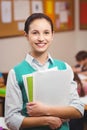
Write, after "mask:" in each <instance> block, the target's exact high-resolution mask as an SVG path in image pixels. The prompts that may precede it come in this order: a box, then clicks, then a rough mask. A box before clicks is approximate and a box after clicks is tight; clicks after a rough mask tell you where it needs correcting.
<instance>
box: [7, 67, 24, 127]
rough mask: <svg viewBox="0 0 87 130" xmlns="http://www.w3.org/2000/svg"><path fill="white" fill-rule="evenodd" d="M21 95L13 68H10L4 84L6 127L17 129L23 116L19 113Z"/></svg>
mask: <svg viewBox="0 0 87 130" xmlns="http://www.w3.org/2000/svg"><path fill="white" fill-rule="evenodd" d="M21 109H22V95H21V90H20V88H19V86H18V83H17V81H16V77H15V72H14V70H13V69H12V70H10V72H9V74H8V79H7V85H6V98H5V122H6V125H7V127H8V128H10V129H12V130H19V128H20V126H21V124H22V121H23V119H24V116H22V115H21Z"/></svg>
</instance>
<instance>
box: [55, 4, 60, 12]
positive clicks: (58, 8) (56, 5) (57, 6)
mask: <svg viewBox="0 0 87 130" xmlns="http://www.w3.org/2000/svg"><path fill="white" fill-rule="evenodd" d="M60 3H61V2H55V13H56V14H59V13H60Z"/></svg>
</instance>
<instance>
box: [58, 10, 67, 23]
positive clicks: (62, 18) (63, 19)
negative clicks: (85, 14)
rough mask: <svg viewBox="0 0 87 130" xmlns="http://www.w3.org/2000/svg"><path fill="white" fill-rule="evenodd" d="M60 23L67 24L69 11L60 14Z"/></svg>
mask: <svg viewBox="0 0 87 130" xmlns="http://www.w3.org/2000/svg"><path fill="white" fill-rule="evenodd" d="M60 22H61V23H67V22H68V11H67V10H64V11H61V12H60Z"/></svg>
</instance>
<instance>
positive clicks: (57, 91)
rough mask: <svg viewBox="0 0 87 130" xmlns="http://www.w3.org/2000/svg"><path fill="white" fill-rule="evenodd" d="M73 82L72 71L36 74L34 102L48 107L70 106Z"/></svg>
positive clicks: (34, 78) (34, 77)
mask: <svg viewBox="0 0 87 130" xmlns="http://www.w3.org/2000/svg"><path fill="white" fill-rule="evenodd" d="M71 80H72V73H71V71H70V70H67V71H66V70H62V71H61V70H60V71H59V70H58V71H49V72H37V73H35V74H34V76H33V96H34V97H33V100H34V101H41V102H43V103H46V104H48V105H63V106H65V105H68V104H69V94H70V86H71V85H70V84H71Z"/></svg>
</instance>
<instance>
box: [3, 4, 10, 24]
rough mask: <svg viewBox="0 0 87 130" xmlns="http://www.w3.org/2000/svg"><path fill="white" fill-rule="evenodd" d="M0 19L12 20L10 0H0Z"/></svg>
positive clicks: (4, 20) (8, 21) (7, 21)
mask: <svg viewBox="0 0 87 130" xmlns="http://www.w3.org/2000/svg"><path fill="white" fill-rule="evenodd" d="M1 20H2V22H3V23H10V22H12V10H11V1H1Z"/></svg>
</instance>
